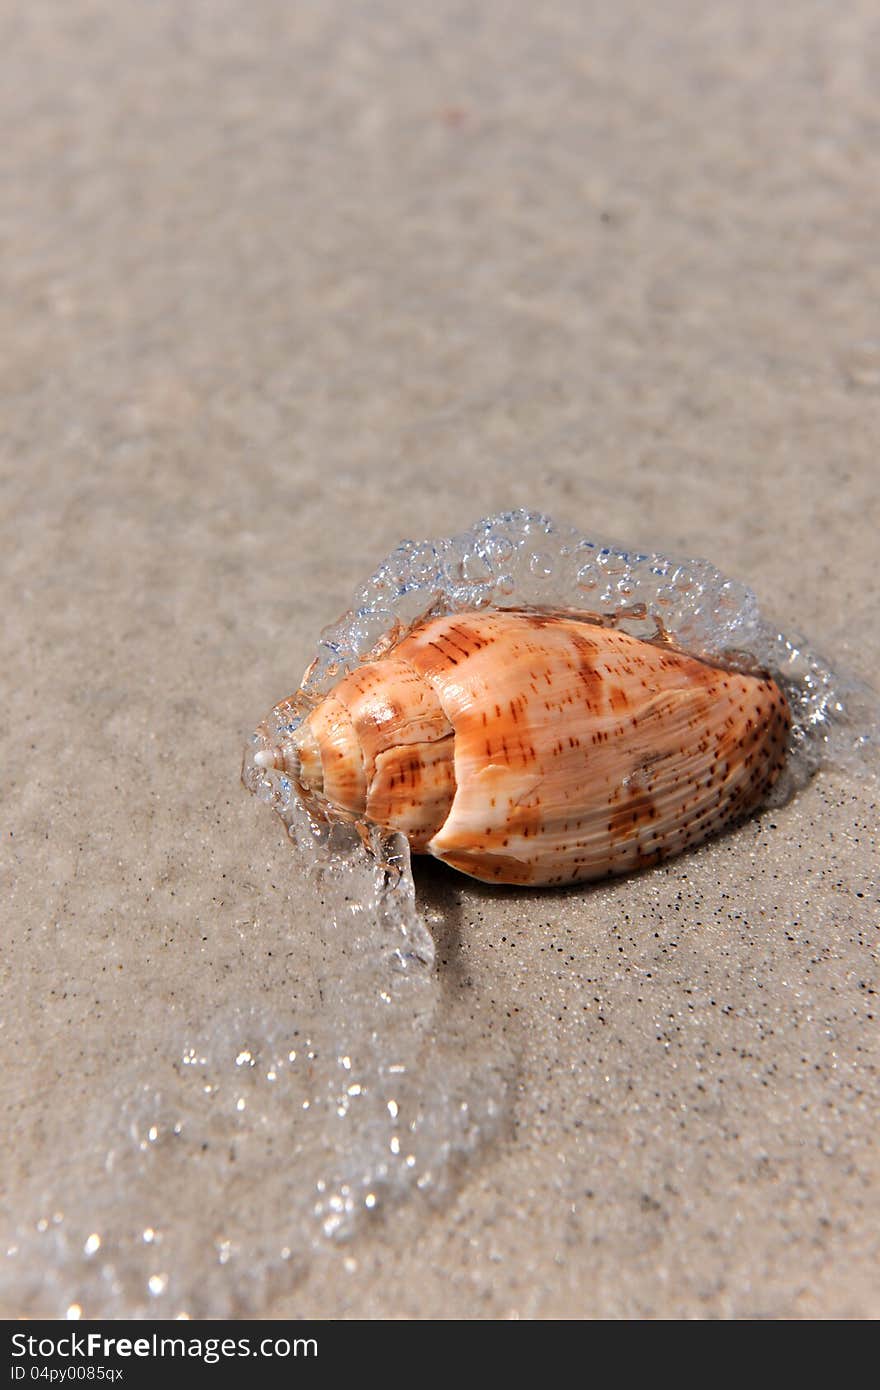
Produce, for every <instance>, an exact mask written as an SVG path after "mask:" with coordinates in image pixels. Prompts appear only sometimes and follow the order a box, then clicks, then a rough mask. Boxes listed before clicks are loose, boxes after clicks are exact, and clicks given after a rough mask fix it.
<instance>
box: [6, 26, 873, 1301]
mask: <svg viewBox="0 0 880 1390" xmlns="http://www.w3.org/2000/svg"><path fill="white" fill-rule="evenodd" d="M0 30H2V38H0V52H2V54H3V59H2V63H3V68H4V71H5V75H4V77H3V80H2V81H0V113H2V128H3V131H4V139H3V142H2V148H0V174H2V181H0V187H2V202H0V226H2V246H3V252H2V268H3V280H4V289H3V295H2V303H0V313H2V316H3V319H2V332H0V363H2V367H0V370H2V392H3V397H2V401H3V403H2V434H3V476H4V482H3V499H4V507H3V560H4V570H5V575H6V578H5V584H6V588H5V593H6V596H7V597H6V605H5V607H6V622H5V624H4V637H3V656H2V672H3V678H4V684H5V692H6V693H5V697H4V708H5V718H4V720H3V726H2V743H3V748H2V766H3V774H4V776H3V781H4V812H3V839H4V861H5V862H4V867H3V871H2V872H3V885H4V902H5V910H4V951H3V977H4V999H3V1007H2V1028H3V1033H2V1037H3V1053H4V1065H3V1069H2V1070H3V1078H2V1092H3V1114H4V1168H5V1172H4V1184H3V1186H4V1188H5V1196H6V1200H7V1203H8V1207H9V1210H10V1211H11V1213H12V1214H13V1216H14V1217H15V1219H24V1220H27V1221H30V1220H32V1219H36V1218H37V1217H38V1216H39V1215H40V1214H41V1213H40V1211H37V1210H34V1211H33V1212H31V1211H30V1208H28V1202H30V1201H31V1199H32V1195H33V1193H34V1191H36V1190H37V1189H40V1188H41V1184H42V1188H43V1189H44V1191H45V1201H46V1203H47V1204H48V1205H47V1206H46V1209H45V1210H46V1213H48V1215H49V1219H51V1214H52V1213H51V1211H50V1207H51V1204H52V1202H54V1201H56V1200H57V1201H63V1199H64V1192H65V1191H67V1190H73V1189H74V1188H75V1187H76V1183H77V1180H80V1185H81V1180H82V1176H83V1175H82V1173H79V1172H78V1165H80V1164H81V1163H83V1162H85V1159H84V1158H83V1157H82V1156H81V1155H82V1154H83V1153H84V1152H85V1148H86V1140H87V1137H88V1132H89V1128H90V1123H91V1121H90V1116H91V1115H92V1114H93V1113H94V1111H95V1108H96V1107H97V1106H98V1105H99V1104H101V1103H103V1102H104V1101H106V1097H107V1096H108V1095H109V1096H111V1097H112V1096H114V1095H115V1093H116V1092H115V1090H114V1088H115V1087H116V1086H117V1084H118V1083H117V1082H116V1080H115V1079H114V1078H116V1077H117V1075H118V1073H119V1068H120V1066H130V1065H131V1064H132V1063H133V1062H136V1063H137V1064H138V1065H139V1066H142V1067H143V1068H144V1069H145V1070H147V1071H149V1068H150V1066H151V1064H152V1059H155V1058H158V1057H159V1056H160V1054H161V1051H162V1048H163V1044H164V1039H165V1036H166V1030H167V1026H168V1020H169V1019H171V1018H174V1019H178V1020H179V1019H181V1018H183V1019H184V1020H185V1019H189V1018H194V1019H198V1018H200V1017H202V1016H205V1015H206V1014H207V1013H208V1012H209V1011H210V1009H211V1007H212V1001H213V1000H214V999H215V998H216V997H218V991H226V993H227V994H228V991H229V989H230V988H234V984H233V986H231V985H230V981H232V982H234V980H235V977H236V972H238V971H241V972H249V973H250V978H253V972H254V971H255V970H261V969H263V965H262V964H260V962H261V961H262V960H263V957H264V955H265V954H266V952H267V950H268V948H267V942H268V941H271V940H278V939H281V938H283V939H284V940H285V941H286V943H287V951H288V958H287V967H286V968H287V970H288V972H289V973H290V974H291V975H292V976H293V977H295V975H296V970H297V967H298V955H297V941H298V940H299V939H301V938H302V939H305V936H306V935H307V934H308V933H309V932H314V931H315V930H317V929H318V927H317V926H316V920H317V919H316V918H315V917H314V914H310V911H309V908H308V905H307V904H303V903H302V902H301V900H299V899H298V897H297V886H296V884H295V883H293V882H290V881H286V879H285V873H286V861H285V854H286V850H287V846H286V845H285V843H284V838H283V833H282V831H281V828H280V826H279V824H278V823H277V822H276V821H275V820H274V818H272V817H271V816H270V815H269V813H268V812H266V811H265V810H263V809H262V808H260V807H259V806H258V805H257V804H256V803H255V802H254V801H253V800H252V798H251V797H249V796H248V795H247V794H246V793H245V792H244V791H243V790H242V789H241V787H240V786H239V782H238V772H239V762H240V752H241V746H242V744H243V742H244V739H245V737H246V735H247V733H248V732H249V731H250V729H251V728H252V727H253V726H254V724H255V723H256V721H257V720H258V719H259V718H260V717H261V716H262V715H263V714H264V713H265V712H266V710H267V709H268V707H269V706H270V705H271V704H272V703H274V701H275V700H276V699H278V698H280V697H281V696H282V695H284V694H286V693H288V691H289V690H290V688H291V687H292V686H293V685H294V684H295V683H296V680H297V679H298V677H299V674H300V672H301V670H302V667H303V665H304V664H305V661H306V660H307V658H308V656H309V654H310V651H311V649H312V647H313V645H314V640H315V637H316V634H317V632H318V630H319V629H320V628H321V626H322V625H323V624H325V623H326V622H328V621H330V620H332V619H334V618H335V617H336V616H337V614H338V613H339V612H340V610H341V609H342V608H344V607H345V605H346V604H347V602H348V600H349V597H350V595H351V592H352V590H353V588H354V587H355V585H356V584H357V583H358V582H359V581H360V580H361V579H362V578H363V577H364V576H365V575H366V574H367V573H368V572H369V571H370V570H371V569H372V567H373V565H374V564H375V562H376V561H377V560H378V559H379V558H381V556H382V555H384V554H385V552H386V551H387V550H388V549H390V548H391V546H392V545H394V544H395V542H397V541H398V540H399V539H400V538H402V537H404V536H415V537H419V536H426V535H436V534H443V533H447V532H450V531H454V530H457V529H460V528H461V527H463V526H464V525H466V524H468V523H469V522H471V521H472V520H473V519H474V518H476V517H478V516H480V515H483V514H485V513H488V512H490V511H494V510H497V509H499V508H501V507H506V506H526V507H537V508H540V509H543V510H545V511H547V512H549V513H551V514H553V515H556V516H558V517H560V518H561V519H566V520H571V521H572V522H574V523H575V524H577V525H578V526H580V527H581V528H582V529H585V530H588V531H592V532H595V533H598V534H600V535H611V536H614V537H619V538H622V539H624V540H627V541H630V542H632V543H633V544H636V545H638V546H641V547H646V548H665V549H667V550H671V551H673V552H677V553H684V554H702V555H706V556H707V557H709V558H710V559H712V560H713V561H714V562H716V563H717V564H718V565H719V566H721V567H722V568H723V569H726V570H727V571H729V572H730V573H732V574H735V575H738V576H739V577H742V578H744V579H747V580H748V581H749V582H750V583H752V584H753V586H754V587H755V589H756V590H757V591H758V594H759V596H760V597H761V600H762V602H763V603H764V604H765V605H766V606H767V607H768V608H770V609H772V610H773V611H774V612H775V613H777V614H778V615H779V617H780V620H781V621H782V623H783V625H786V626H788V627H793V628H795V629H801V630H802V631H804V632H806V633H808V634H809V635H810V637H811V639H812V640H813V642H814V643H815V645H817V646H818V647H819V648H820V649H822V650H824V651H825V652H826V653H827V654H829V655H830V656H831V657H832V658H833V659H834V660H836V661H838V662H840V663H842V664H843V665H846V666H848V667H849V668H850V669H852V670H854V671H855V672H856V673H860V674H861V675H863V676H865V677H869V678H870V677H871V675H872V673H873V672H874V671H876V669H877V658H878V633H877V622H876V579H875V577H876V565H877V535H878V523H880V510H878V491H880V490H878V446H880V311H878V304H880V257H878V253H877V248H878V245H880V141H878V138H877V136H878V131H880V89H878V87H877V83H876V74H877V72H878V70H880V21H878V18H877V9H876V6H875V5H874V4H873V3H871V0H853V3H850V4H847V5H845V6H831V7H829V6H827V5H825V4H823V3H819V0H785V3H779V4H774V5H773V6H771V7H768V6H767V5H766V4H765V3H763V0H761V3H758V0H740V3H728V4H720V5H712V6H708V5H704V4H699V3H696V0H674V3H668V4H664V5H661V6H646V5H642V4H635V3H632V0H621V2H620V3H617V4H615V5H613V6H606V5H604V4H598V3H592V2H591V3H576V0H551V2H550V3H548V4H546V5H542V6H540V7H539V10H538V12H536V7H534V6H532V5H527V4H525V3H514V0H508V3H502V0H487V3H484V4H482V5H479V6H476V7H475V6H470V5H466V4H447V3H438V4H432V5H408V4H404V3H401V2H400V0H385V3H382V2H381V0H380V2H379V3H375V4H371V5H370V6H366V7H364V6H359V5H354V4H345V3H343V0H329V2H325V3H322V4H320V5H318V4H314V5H313V4H299V3H297V4H288V3H286V0H260V3H256V4H253V5H249V6H246V7H242V6H241V4H240V3H238V0H235V2H234V3H233V0H214V2H213V3H211V4H209V5H195V4H193V5H181V4H179V3H178V2H177V0H160V2H159V3H154V4H151V5H142V4H138V3H133V2H130V3H123V4H120V3H116V2H115V0H114V3H111V2H110V0H76V3H74V4H69V3H62V0H57V3H51V2H50V0H31V3H29V4H28V5H27V6H7V7H6V10H5V14H4V15H3V16H2V17H0ZM876 794H877V788H876V783H872V781H871V779H870V778H869V777H867V776H865V777H860V776H855V775H853V774H852V773H843V772H829V773H826V774H823V775H821V776H819V777H818V778H817V779H816V780H815V781H814V782H813V783H812V784H811V785H810V787H809V788H808V789H807V790H806V791H804V792H803V793H802V794H801V795H800V796H799V797H798V798H797V799H796V800H795V801H794V802H793V803H792V804H790V805H789V806H787V807H786V808H784V809H782V810H780V811H777V812H775V813H773V814H767V815H764V816H763V817H760V818H758V819H756V820H754V821H752V822H750V823H749V824H748V825H746V826H745V827H743V828H741V829H740V830H738V831H737V832H735V833H733V834H731V835H729V836H727V837H726V838H724V839H723V840H721V841H718V842H715V843H713V844H710V845H707V846H706V847H704V848H703V849H701V850H699V851H697V852H695V853H692V854H690V855H688V856H686V857H685V858H682V859H680V860H678V861H676V862H675V863H673V864H671V865H669V866H667V867H664V868H660V869H657V870H655V871H653V872H648V873H646V874H644V875H641V876H639V877H637V878H633V879H629V880H624V881H620V882H618V883H615V884H613V885H612V886H607V885H604V886H601V887H599V888H593V889H585V890H583V891H581V892H578V893H574V894H571V893H570V894H565V895H561V896H560V895H553V894H545V893H540V892H536V893H530V894H526V893H520V892H510V893H503V892H496V891H490V890H485V889H482V888H480V887H479V886H474V885H472V884H470V883H468V882H467V881H465V880H459V879H455V878H453V877H452V876H451V875H443V874H442V873H439V871H434V872H426V873H423V874H421V875H420V877H419V879H418V885H419V893H420V898H421V901H422V902H423V904H424V905H425V906H426V908H427V909H428V910H429V911H430V913H431V916H432V919H433V920H434V922H435V928H436V931H437V933H438V938H439V940H440V944H441V950H440V953H439V957H440V960H441V966H440V968H441V970H442V971H443V972H444V974H445V977H446V979H445V986H446V987H447V988H448V990H449V991H450V992H452V993H455V994H457V995H458V996H459V1006H461V1003H462V1000H463V1001H464V1007H465V1008H467V1007H468V999H469V997H470V998H472V999H473V1007H472V1008H470V1024H469V1027H470V1030H471V1033H470V1036H471V1043H472V1047H473V1050H474V1056H475V1057H477V1056H479V1053H480V1049H481V1047H482V1045H483V1039H484V1037H486V1036H488V1034H489V1033H490V1032H494V1033H495V1034H500V1035H503V1036H504V1037H505V1038H506V1039H507V1041H508V1043H509V1044H510V1046H511V1048H512V1050H513V1052H514V1053H515V1055H516V1056H517V1058H518V1063H517V1066H518V1070H517V1076H516V1100H515V1116H514V1120H515V1123H514V1125H513V1127H512V1128H511V1129H510V1130H509V1131H508V1132H506V1133H505V1135H504V1136H503V1137H502V1138H501V1139H500V1140H499V1141H498V1142H497V1143H496V1144H495V1145H493V1146H492V1147H491V1148H490V1149H489V1150H487V1151H486V1152H485V1153H484V1154H483V1156H482V1158H481V1159H480V1161H479V1162H475V1163H472V1164H471V1165H470V1166H468V1167H467V1168H466V1169H465V1171H464V1172H463V1173H462V1175H461V1181H460V1184H459V1186H458V1189H457V1191H456V1193H455V1194H454V1195H453V1197H452V1198H451V1199H450V1200H449V1201H448V1202H447V1203H446V1204H444V1205H443V1206H441V1208H440V1209H439V1210H433V1211H426V1210H424V1209H423V1208H422V1207H420V1206H419V1205H418V1204H417V1203H410V1204H406V1203H405V1204H403V1205H402V1206H400V1207H398V1208H396V1209H395V1211H394V1213H393V1219H391V1218H389V1219H388V1220H386V1221H385V1222H384V1223H382V1222H380V1223H377V1225H376V1226H375V1228H374V1229H372V1230H370V1231H368V1232H367V1233H366V1234H364V1235H363V1236H362V1237H361V1238H359V1239H358V1240H356V1241H355V1242H354V1243H353V1244H352V1245H351V1246H349V1247H348V1248H347V1249H346V1250H345V1251H344V1252H339V1253H338V1254H337V1253H334V1252H332V1251H331V1252H329V1253H328V1254H327V1257H326V1258H324V1259H316V1260H315V1261H314V1262H313V1264H312V1266H311V1268H310V1270H309V1272H308V1273H307V1274H306V1276H305V1277H304V1279H302V1280H301V1281H300V1283H299V1284H298V1285H297V1286H296V1287H294V1288H292V1289H291V1291H290V1292H288V1293H286V1294H285V1293H284V1291H283V1289H282V1290H281V1291H280V1292H275V1293H273V1292H272V1291H271V1290H268V1291H267V1292H266V1295H265V1301H264V1303H263V1305H262V1309H261V1310H262V1311H263V1312H265V1313H266V1314H267V1315H270V1316H281V1315H290V1314H296V1315H305V1316H318V1317H340V1316H368V1317H389V1316H403V1317H427V1316H434V1317H472V1316H480V1317H490V1318H506V1317H562V1316H565V1317H596V1316H614V1317H618V1316H619V1317H640V1316H667V1317H668V1316H675V1317H716V1316H721V1317H800V1316H808V1317H816V1316H820V1317H826V1316H837V1317H841V1316H844V1317H846V1316H857V1317H863V1316H871V1317H873V1316H877V1315H878V1314H880V1294H878V1289H880V1282H878V1235H880V1213H878V1206H880V1202H878V1198H880V1156H878V1153H877V1149H876V1134H877V1113H878V1111H877V1102H878V1078H877V1062H878V1035H877V1021H876V1008H877V1003H876V994H875V992H874V991H875V990H876V988H877V981H878V972H877V965H876V955H875V950H876V945H877V921H878V916H877V902H878V891H877V882H876V878H875V877H874V873H875V863H876V859H875V853H876V839H875V837H876ZM298 913H299V914H300V917H298V916H297V914H298ZM272 970H273V967H270V966H269V965H266V967H265V971H266V974H265V979H266V989H267V990H277V989H279V988H280V987H281V983H279V981H280V977H279V976H278V974H277V972H276V973H275V974H273V973H272ZM282 983H283V982H282ZM224 997H225V996H224ZM279 1162H283V1155H279ZM53 1184H54V1186H53ZM229 1200H230V1202H232V1203H234V1202H236V1201H242V1200H246V1199H245V1198H243V1197H242V1196H241V1189H239V1188H237V1189H236V1190H235V1192H232V1191H231V1192H230V1197H229ZM29 1213H30V1214H29ZM54 1248H55V1247H52V1246H49V1245H47V1246H46V1255H45V1258H46V1267H47V1287H48V1286H49V1284H50V1282H51V1280H50V1278H49V1269H50V1265H51V1261H52V1258H53V1256H52V1250H53V1249H54ZM4 1310H5V1311H6V1312H9V1313H15V1312H18V1311H20V1308H19V1307H18V1305H17V1297H16V1285H15V1282H14V1277H13V1282H12V1284H11V1285H7V1293H6V1301H5V1304H4ZM49 1311H63V1310H59V1309H57V1308H50V1309H49ZM160 1311H163V1310H162V1309H161V1308H160V1307H159V1306H158V1305H157V1312H160Z"/></svg>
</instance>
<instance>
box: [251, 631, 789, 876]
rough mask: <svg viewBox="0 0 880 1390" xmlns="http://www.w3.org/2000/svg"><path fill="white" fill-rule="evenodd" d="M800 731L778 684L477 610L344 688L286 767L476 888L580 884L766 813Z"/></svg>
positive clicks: (302, 733) (414, 636) (659, 648)
mask: <svg viewBox="0 0 880 1390" xmlns="http://www.w3.org/2000/svg"><path fill="white" fill-rule="evenodd" d="M790 722H791V719H790V714H789V710H788V705H787V702H786V699H785V696H784V694H783V692H782V691H781V689H780V688H779V686H778V685H777V684H776V682H775V681H773V680H772V679H771V678H769V677H766V676H760V675H750V674H742V673H740V672H738V671H729V670H725V669H722V668H719V667H715V666H711V665H708V664H706V663H705V662H703V661H700V660H698V659H697V658H695V657H691V656H688V655H686V654H684V653H682V652H679V651H677V650H675V649H673V648H671V647H669V646H664V645H661V644H657V643H654V642H646V641H642V640H640V639H638V638H635V637H631V636H629V635H628V634H626V633H624V632H621V631H617V630H615V629H614V628H608V627H604V626H599V625H597V624H596V622H595V621H593V622H591V621H589V620H588V619H587V618H579V617H577V616H574V615H569V614H567V613H549V612H548V613H542V612H540V611H528V610H523V611H513V610H493V611H481V612H466V613H458V614H451V615H448V616H445V617H440V618H433V619H430V620H427V621H424V622H421V623H419V624H417V625H416V626H415V627H414V628H413V629H412V630H411V631H409V632H408V633H406V634H405V635H404V636H403V637H402V638H401V640H399V641H398V642H397V643H396V644H395V645H393V646H392V647H391V649H390V650H389V651H387V652H386V653H385V654H384V655H383V656H381V657H380V658H379V659H377V660H375V661H368V662H366V663H365V664H364V665H362V666H360V667H358V668H357V669H356V670H355V671H353V672H351V673H350V674H349V675H347V676H345V677H344V678H343V679H342V680H341V681H340V682H339V683H338V685H336V686H335V688H334V689H333V691H332V692H331V693H330V694H329V695H328V696H326V697H325V699H324V700H323V701H321V703H320V704H319V705H318V706H317V707H316V708H315V709H314V710H313V711H312V712H311V713H310V714H309V715H308V717H307V718H306V719H305V720H304V722H303V724H302V725H301V726H300V728H299V729H298V730H297V731H296V733H295V734H294V735H293V736H292V739H291V746H290V747H287V748H286V749H282V750H276V753H277V757H276V762H275V765H276V766H284V767H286V768H288V770H290V771H292V772H293V775H294V776H295V777H296V779H297V780H298V782H299V783H300V785H301V786H302V788H303V790H304V791H305V792H306V793H307V794H310V795H312V796H314V797H318V798H319V799H322V800H324V801H326V802H330V803H331V804H333V805H335V806H337V807H340V808H342V809H343V810H344V811H347V812H349V813H350V814H352V815H354V816H356V817H357V816H361V817H366V818H368V819H370V820H373V821H376V822H378V823H379V824H383V825H387V826H391V827H393V828H395V829H399V830H402V831H403V832H404V833H405V834H406V835H407V837H408V838H409V840H410V843H411V845H412V848H413V849H414V850H417V851H422V852H427V853H430V854H432V855H434V856H436V857H437V858H438V859H442V860H444V861H445V862H446V863H448V864H451V865H452V866H453V867H455V868H457V869H460V870H462V871H463V872H464V873H467V874H470V875H472V876H473V877H475V878H479V879H484V880H486V881H488V882H495V883H498V882H502V883H518V884H533V885H539V884H565V883H575V882H578V881H581V880H587V879H592V878H598V877H602V876H604V875H607V874H613V873H623V872H626V871H628V870H631V869H635V868H640V867H643V866H645V865H648V864H652V863H656V862H657V861H658V860H660V859H664V858H667V857H669V856H671V855H673V854H676V853H678V852H679V851H680V850H682V849H684V848H686V847H688V846H691V845H695V844H698V843H700V842H701V841H702V840H704V839H706V838H707V837H708V836H710V835H712V834H714V833H716V832H717V831H720V830H722V829H724V828H725V827H726V826H728V825H730V824H731V823H733V822H734V821H736V820H738V819H740V818H741V817H742V816H744V815H745V814H747V813H748V812H749V811H750V810H752V809H754V808H755V807H756V806H757V805H759V804H760V803H761V801H762V800H763V799H764V797H765V796H766V794H767V792H768V791H769V790H770V788H771V787H772V786H773V784H774V782H775V781H776V779H777V777H778V776H779V773H780V771H781V769H782V766H783V763H784V760H785V749H786V742H787V734H788V730H789V727H790Z"/></svg>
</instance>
